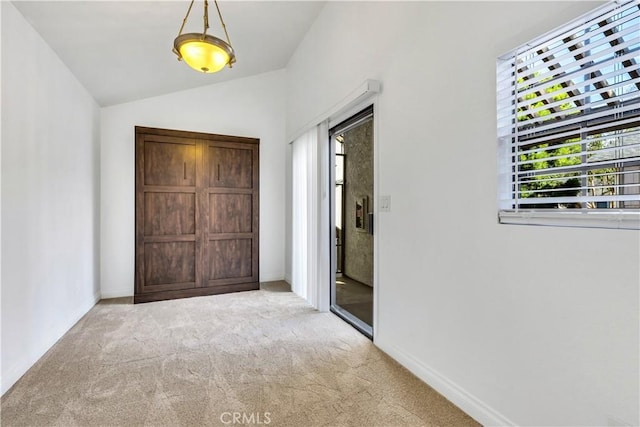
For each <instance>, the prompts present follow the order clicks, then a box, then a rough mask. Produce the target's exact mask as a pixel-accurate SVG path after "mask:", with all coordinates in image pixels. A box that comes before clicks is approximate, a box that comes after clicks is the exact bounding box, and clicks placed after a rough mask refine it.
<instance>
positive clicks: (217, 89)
mask: <svg viewBox="0 0 640 427" xmlns="http://www.w3.org/2000/svg"><path fill="white" fill-rule="evenodd" d="M185 66H186V65H185ZM224 72H226V71H224ZM284 78H285V73H284V71H274V72H270V73H265V74H261V75H258V76H254V77H248V78H244V79H240V80H234V81H231V82H227V83H221V84H216V85H211V86H206V87H203V88H199V89H192V90H187V91H182V92H175V93H172V94H169V95H164V96H159V97H154V98H149V99H144V100H141V101H135V102H130V103H126V104H121V105H115V106H112V107H107V108H103V109H102V122H101V128H102V139H101V144H102V145H101V220H102V224H101V260H102V263H101V267H102V268H101V271H102V276H101V286H102V297H103V298H112V297H119V296H129V295H133V292H134V283H133V276H134V202H135V200H134V190H135V189H134V142H135V139H134V127H135V126H147V127H156V128H165V129H179V130H188V131H195V132H207V133H216V134H223V135H237V136H246V137H255V138H260V280H261V281H269V280H281V279H283V278H284V240H285V237H284V235H285V233H284V224H285V218H284V216H285V210H284V204H285V202H284V188H285V157H286V146H285V144H284V141H285V83H284Z"/></svg>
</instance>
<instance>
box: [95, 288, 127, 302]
mask: <svg viewBox="0 0 640 427" xmlns="http://www.w3.org/2000/svg"><path fill="white" fill-rule="evenodd" d="M132 296H133V288H130V287H126V288H118V289H106V290H105V289H103V290H102V299H109V298H124V297H132Z"/></svg>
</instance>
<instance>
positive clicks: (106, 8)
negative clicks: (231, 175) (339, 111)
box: [13, 0, 325, 106]
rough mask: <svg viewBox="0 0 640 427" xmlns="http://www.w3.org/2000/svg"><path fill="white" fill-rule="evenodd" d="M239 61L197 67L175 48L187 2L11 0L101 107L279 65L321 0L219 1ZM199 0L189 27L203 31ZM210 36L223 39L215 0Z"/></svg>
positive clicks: (313, 16) (311, 20) (311, 18)
mask: <svg viewBox="0 0 640 427" xmlns="http://www.w3.org/2000/svg"><path fill="white" fill-rule="evenodd" d="M218 3H219V5H220V10H221V12H222V17H223V18H224V21H225V24H226V26H227V30H228V31H229V38H230V40H231V44H232V45H233V48H234V50H235V52H236V57H237V62H236V64H234V66H233V68H232V69H229V68H225V69H223V70H222V71H220V72H218V73H215V74H203V73H198V72H196V71H194V70H192V69H191V68H189V67H188V66H187V65H185V64H184V63H182V62H178V61H177V58H176V56H175V55H174V54H173V53H172V52H171V49H172V47H173V39H174V38H175V37H176V36H177V34H178V30H179V29H180V24H181V23H182V19H183V18H184V15H185V14H186V12H187V8H188V7H189V0H183V1H153V2H150V1H14V2H13V4H14V5H15V6H16V8H17V9H18V10H19V11H20V12H21V13H22V14H23V15H24V16H25V18H26V19H27V20H28V21H29V22H30V23H31V25H32V26H33V27H34V28H35V29H36V31H38V33H40V35H41V36H42V37H43V38H44V39H45V40H46V42H47V43H48V44H49V45H50V46H51V48H52V49H53V50H54V51H55V52H56V53H57V54H58V56H59V57H60V58H61V59H62V61H63V62H64V63H65V64H66V65H67V66H68V67H69V68H70V69H71V71H72V72H73V74H75V76H76V77H77V78H78V80H79V81H80V82H81V83H82V84H83V85H84V87H85V88H86V89H87V90H88V91H89V92H90V93H91V94H92V95H93V97H94V98H95V99H96V101H97V102H98V104H100V105H101V106H108V105H115V104H120V103H123V102H128V101H133V100H137V99H142V98H148V97H151V96H157V95H162V94H166V93H170V92H175V91H179V90H184V89H190V88H195V87H198V86H204V85H210V84H213V83H220V82H224V81H228V80H233V79H238V78H242V77H247V76H251V75H255V74H260V73H264V72H268V71H273V70H278V69H282V68H284V67H285V66H286V64H287V62H288V61H289V58H290V57H291V55H292V54H293V52H294V51H295V49H296V47H297V46H298V44H299V43H300V42H301V41H302V39H303V38H304V36H305V34H306V32H307V30H308V28H309V27H310V26H311V24H312V23H313V22H314V21H315V19H316V17H317V16H318V14H319V13H320V10H321V9H322V7H323V5H324V3H325V2H324V1H237V0H236V1H219V2H218ZM202 15H203V2H202V1H201V0H196V1H195V3H194V5H193V9H192V11H191V14H190V16H189V20H188V21H187V24H186V26H185V29H184V31H183V32H184V33H187V32H199V31H200V32H201V31H202V25H203V23H202ZM209 23H210V26H211V29H210V30H209V31H208V33H209V34H212V35H215V36H217V37H220V38H223V39H224V33H223V31H222V27H221V25H220V20H219V19H218V16H217V12H216V9H215V5H214V4H213V1H212V0H210V5H209Z"/></svg>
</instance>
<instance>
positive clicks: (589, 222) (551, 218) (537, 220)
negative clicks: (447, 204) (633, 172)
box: [498, 209, 640, 230]
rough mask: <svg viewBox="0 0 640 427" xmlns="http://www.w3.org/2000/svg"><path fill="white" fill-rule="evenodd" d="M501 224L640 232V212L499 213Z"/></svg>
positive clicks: (556, 211)
mask: <svg viewBox="0 0 640 427" xmlns="http://www.w3.org/2000/svg"><path fill="white" fill-rule="evenodd" d="M498 222H500V224H518V225H545V226H550V227H583V228H611V229H620V230H640V211H631V212H629V211H609V212H601V211H594V210H568V209H563V210H553V211H540V210H538V211H534V210H531V211H499V212H498Z"/></svg>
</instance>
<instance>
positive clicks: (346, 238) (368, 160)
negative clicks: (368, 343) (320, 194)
mask: <svg viewBox="0 0 640 427" xmlns="http://www.w3.org/2000/svg"><path fill="white" fill-rule="evenodd" d="M329 136H330V142H331V149H330V156H331V163H330V164H331V165H334V167H333V168H332V171H331V174H330V175H331V178H330V180H331V187H330V188H333V194H332V197H331V200H332V203H331V215H332V228H333V231H332V233H335V234H334V236H335V239H333V240H334V242H333V244H332V270H333V275H332V281H331V311H332V312H334V313H336V314H337V315H338V316H340V317H341V318H343V319H344V320H345V321H347V322H349V323H350V324H351V325H353V326H354V327H355V328H356V329H358V330H360V331H361V332H362V333H363V334H365V335H366V336H368V337H369V338H372V337H373V271H374V268H373V259H374V258H373V239H374V235H373V229H374V227H373V220H374V218H373V176H374V175H373V168H374V164H373V106H370V107H368V108H366V109H364V110H362V111H360V112H359V113H357V114H355V115H353V116H352V117H350V118H348V119H347V120H345V121H343V122H341V123H339V124H338V125H336V126H334V127H332V128H331V129H330V130H329Z"/></svg>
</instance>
